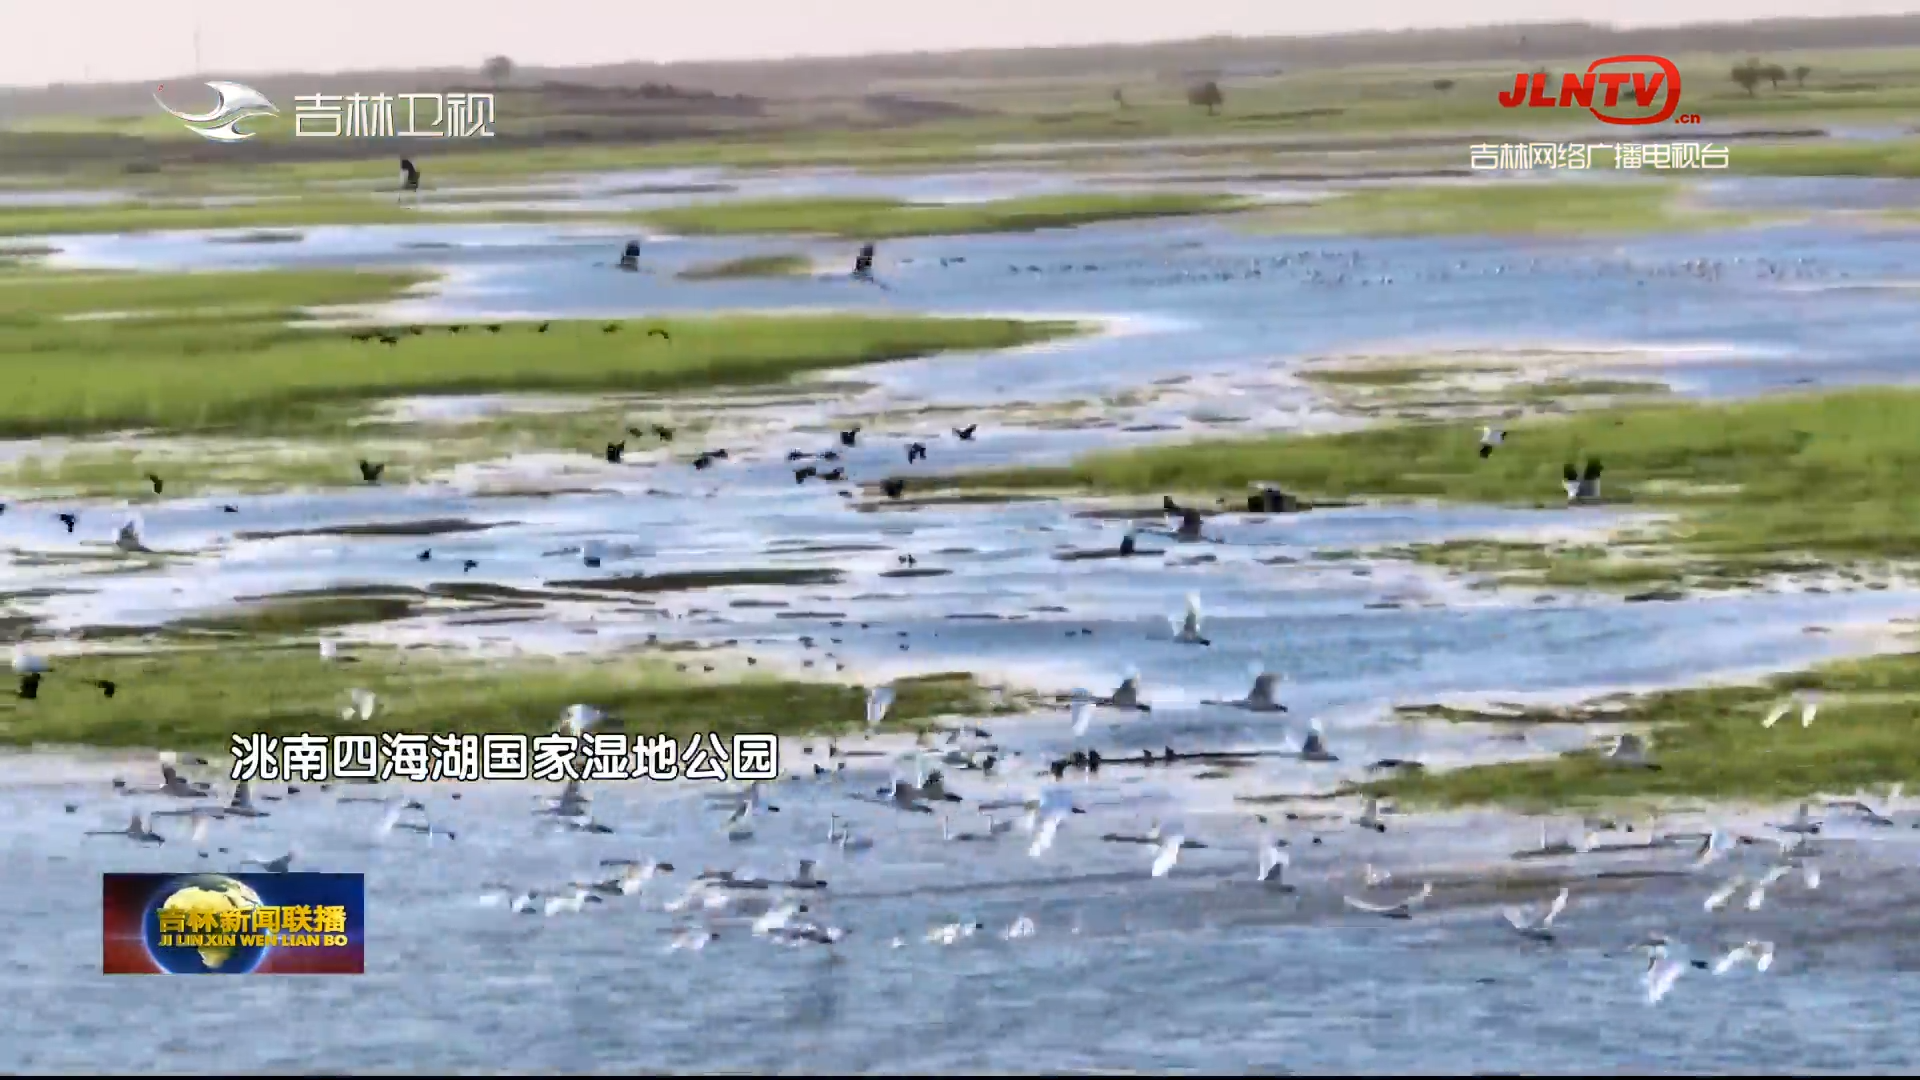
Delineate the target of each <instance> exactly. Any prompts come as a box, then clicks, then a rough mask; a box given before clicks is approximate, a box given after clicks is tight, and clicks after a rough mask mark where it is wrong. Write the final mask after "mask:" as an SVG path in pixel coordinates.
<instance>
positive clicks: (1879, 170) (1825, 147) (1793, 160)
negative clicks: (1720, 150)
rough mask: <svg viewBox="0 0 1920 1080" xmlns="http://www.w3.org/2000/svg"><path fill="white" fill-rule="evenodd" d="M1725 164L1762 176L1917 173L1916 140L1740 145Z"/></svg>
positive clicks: (1919, 171) (1918, 149)
mask: <svg viewBox="0 0 1920 1080" xmlns="http://www.w3.org/2000/svg"><path fill="white" fill-rule="evenodd" d="M1727 168H1728V169H1729V170H1731V171H1734V172H1742V173H1754V174H1758V175H1762V176H1879V177H1912V176H1920V140H1915V139H1888V140H1884V141H1876V142H1848V141H1837V140H1830V139H1829V140H1821V141H1819V142H1806V143H1792V144H1786V145H1778V146H1742V147H1738V148H1736V149H1735V150H1734V151H1733V152H1731V153H1729V154H1728V155H1727Z"/></svg>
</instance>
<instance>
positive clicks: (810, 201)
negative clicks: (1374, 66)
mask: <svg viewBox="0 0 1920 1080" xmlns="http://www.w3.org/2000/svg"><path fill="white" fill-rule="evenodd" d="M447 205H455V206H457V204H446V205H441V206H439V207H438V208H436V209H433V210H430V211H428V210H421V209H418V208H416V207H415V206H414V205H413V204H412V203H410V202H401V201H398V200H397V198H396V197H395V196H394V195H392V194H386V193H379V194H370V195H366V196H351V195H340V194H328V195H296V196H270V197H261V198H259V199H258V200H256V201H252V202H235V203H226V204H221V205H214V206H206V205H200V204H198V203H197V202H194V201H179V202H154V201H139V200H129V201H126V202H110V203H102V204H98V205H91V204H88V205H67V206H0V237H5V236H59V235H68V234H93V233H134V232H161V231H170V230H195V231H197V230H213V229H224V230H233V229H253V230H272V229H296V228H300V227H305V226H323V225H432V224H450V225H460V224H474V223H488V222H491V223H501V224H511V223H520V224H541V223H547V224H553V223H567V224H595V223H606V224H618V223H622V222H628V223H646V224H651V225H654V226H656V227H659V228H664V229H670V230H673V231H675V232H680V233H686V234H695V235H736V234H748V233H770V234H779V233H817V234H825V235H832V236H841V237H850V238H852V237H858V238H866V239H886V238H889V237H908V236H940V235H963V234H974V233H992V232H1030V231H1032V230H1035V229H1049V228H1065V227H1068V226H1073V225H1088V224H1094V223H1098V222H1103V221H1126V220H1133V219H1138V218H1153V217H1181V216H1190V215H1196V214H1219V213H1230V212H1234V211H1238V210H1242V209H1245V208H1246V207H1247V205H1248V204H1247V203H1246V202H1245V201H1244V200H1241V199H1236V198H1231V197H1227V196H1222V195H1205V194H1193V193H1173V192H1163V193H1139V194H1110V193H1097V192H1096V193H1083V194H1066V195H1041V196H1033V197H1026V198H1010V199H993V200H988V201H986V202H978V203H951V204H944V203H943V204H934V203H925V204H922V203H909V202H905V201H901V200H897V199H844V198H803V199H765V200H748V201H741V200H729V201H718V202H695V203H689V204H686V205H682V206H672V207H666V208H663V209H658V210H646V211H631V210H596V209H591V208H578V207H574V208H563V207H560V206H556V207H555V208H554V209H550V210H541V209H533V208H514V209H498V208H493V209H489V208H474V209H458V208H456V209H448V208H447Z"/></svg>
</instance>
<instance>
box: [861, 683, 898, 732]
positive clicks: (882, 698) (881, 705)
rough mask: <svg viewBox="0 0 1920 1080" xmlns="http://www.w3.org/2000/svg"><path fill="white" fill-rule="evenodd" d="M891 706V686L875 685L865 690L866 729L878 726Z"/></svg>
mask: <svg viewBox="0 0 1920 1080" xmlns="http://www.w3.org/2000/svg"><path fill="white" fill-rule="evenodd" d="M891 708H893V687H891V686H876V687H874V688H873V689H871V690H869V691H867V729H868V730H869V731H871V730H872V729H874V728H877V727H879V726H880V722H881V721H882V720H885V719H886V718H887V710H888V709H891Z"/></svg>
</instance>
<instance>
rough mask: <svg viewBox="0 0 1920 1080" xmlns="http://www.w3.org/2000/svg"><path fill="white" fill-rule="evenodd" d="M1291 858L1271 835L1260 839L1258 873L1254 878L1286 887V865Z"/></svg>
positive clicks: (1261, 881)
mask: <svg viewBox="0 0 1920 1080" xmlns="http://www.w3.org/2000/svg"><path fill="white" fill-rule="evenodd" d="M1292 862H1293V860H1291V859H1289V858H1287V853H1286V852H1285V851H1282V850H1281V849H1280V845H1279V844H1278V843H1275V842H1274V840H1273V839H1272V838H1271V837H1268V838H1266V839H1264V840H1262V841H1260V874H1259V876H1258V877H1256V878H1255V879H1254V880H1256V881H1259V882H1260V883H1261V884H1264V885H1272V886H1274V887H1276V888H1286V887H1287V884H1286V873H1287V867H1288V866H1289V865H1291V864H1292Z"/></svg>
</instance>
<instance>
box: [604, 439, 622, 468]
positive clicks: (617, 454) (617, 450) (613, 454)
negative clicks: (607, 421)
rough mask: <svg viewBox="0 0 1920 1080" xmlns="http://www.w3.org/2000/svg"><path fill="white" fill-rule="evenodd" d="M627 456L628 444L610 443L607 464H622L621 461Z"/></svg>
mask: <svg viewBox="0 0 1920 1080" xmlns="http://www.w3.org/2000/svg"><path fill="white" fill-rule="evenodd" d="M626 454H627V444H626V443H624V442H610V443H608V444H607V464H609V465H618V464H620V459H621V458H623V457H625V456H626Z"/></svg>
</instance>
